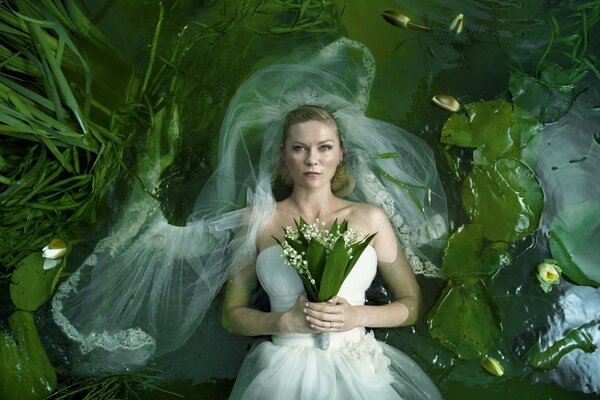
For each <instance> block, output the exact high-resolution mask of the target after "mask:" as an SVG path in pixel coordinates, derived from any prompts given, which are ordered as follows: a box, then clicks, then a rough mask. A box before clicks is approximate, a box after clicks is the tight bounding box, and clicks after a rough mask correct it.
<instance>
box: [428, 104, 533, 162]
mask: <svg viewBox="0 0 600 400" xmlns="http://www.w3.org/2000/svg"><path fill="white" fill-rule="evenodd" d="M463 109H464V111H465V112H466V115H463V114H458V113H457V114H453V115H452V116H451V117H450V118H449V119H448V121H446V123H445V124H444V127H443V128H442V134H441V138H440V141H441V142H442V143H446V144H451V145H455V146H460V147H468V148H474V149H476V150H475V151H474V152H473V162H474V163H475V165H489V164H492V163H493V162H494V161H496V160H497V159H499V158H514V159H517V160H518V159H519V158H520V157H521V150H522V149H523V148H524V147H525V146H527V144H528V143H529V142H530V141H531V140H532V138H533V136H534V135H535V134H536V133H537V132H538V131H539V130H540V129H541V128H542V126H541V125H540V123H539V122H538V121H537V118H535V117H533V116H532V115H531V114H529V113H528V112H527V111H525V110H523V109H521V108H520V107H517V106H515V105H514V104H511V103H508V102H506V101H504V100H491V101H481V102H477V103H470V104H465V105H464V106H463Z"/></svg>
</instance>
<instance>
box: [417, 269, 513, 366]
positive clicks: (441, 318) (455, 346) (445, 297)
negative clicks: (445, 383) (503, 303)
mask: <svg viewBox="0 0 600 400" xmlns="http://www.w3.org/2000/svg"><path fill="white" fill-rule="evenodd" d="M427 323H428V326H429V332H430V333H431V336H432V337H434V338H436V339H438V340H439V341H440V342H441V343H442V345H444V346H445V347H447V348H448V349H450V350H451V351H453V352H454V353H455V354H456V355H457V356H458V357H459V358H460V359H463V360H476V359H479V358H481V357H483V356H485V355H486V354H487V353H488V352H489V350H490V349H492V348H493V347H494V346H495V345H496V342H497V341H498V339H499V338H500V334H501V331H502V328H501V325H500V317H499V314H498V307H497V306H496V304H495V303H494V301H493V299H492V297H491V296H490V294H489V292H488V289H487V287H486V286H485V284H484V283H483V281H482V280H480V279H476V278H469V279H464V280H456V281H453V280H449V281H448V284H447V286H446V287H445V288H444V291H443V292H442V296H441V297H440V299H439V300H438V302H437V304H436V305H435V307H434V308H433V310H432V311H431V313H430V314H429V318H428V321H427Z"/></svg>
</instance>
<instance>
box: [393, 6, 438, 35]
mask: <svg viewBox="0 0 600 400" xmlns="http://www.w3.org/2000/svg"><path fill="white" fill-rule="evenodd" d="M381 16H382V17H383V19H385V20H386V21H387V22H389V23H390V24H392V25H394V26H399V27H401V28H413V29H420V30H423V31H431V28H430V27H428V26H423V25H419V24H415V23H414V22H411V21H410V18H408V17H407V16H406V15H404V14H402V13H400V12H398V11H396V10H385V11H383V12H382V13H381Z"/></svg>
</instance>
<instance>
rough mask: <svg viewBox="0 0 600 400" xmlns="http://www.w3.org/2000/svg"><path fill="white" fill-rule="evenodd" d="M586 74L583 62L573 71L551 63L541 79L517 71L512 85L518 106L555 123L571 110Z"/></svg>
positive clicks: (511, 88) (511, 79)
mask: <svg viewBox="0 0 600 400" xmlns="http://www.w3.org/2000/svg"><path fill="white" fill-rule="evenodd" d="M585 71H586V66H585V64H583V63H580V64H577V65H576V66H575V67H574V68H571V69H563V68H562V67H561V66H559V65H558V64H556V63H554V62H549V63H548V64H547V65H546V66H545V67H544V69H543V70H542V72H541V73H540V78H539V79H536V78H534V77H532V76H529V75H527V74H526V73H524V72H521V71H516V72H514V73H512V74H511V76H510V79H509V81H508V82H509V83H508V86H509V90H510V92H511V94H512V96H513V100H514V102H515V103H516V104H517V105H519V106H520V107H522V108H524V109H526V110H527V111H529V112H531V113H532V114H534V115H537V116H539V118H540V120H541V121H542V122H544V123H549V122H555V121H558V120H559V119H561V118H562V117H563V116H564V115H565V114H566V113H567V112H568V111H569V109H570V108H571V106H572V104H573V101H574V99H575V84H576V83H577V82H578V81H579V80H580V79H581V78H582V77H583V75H584V74H585Z"/></svg>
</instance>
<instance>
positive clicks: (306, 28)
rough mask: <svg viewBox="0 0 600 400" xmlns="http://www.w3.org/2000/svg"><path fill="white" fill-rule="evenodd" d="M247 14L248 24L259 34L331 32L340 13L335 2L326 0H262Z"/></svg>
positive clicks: (335, 27) (335, 26) (337, 21)
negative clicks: (248, 16) (262, 20)
mask: <svg viewBox="0 0 600 400" xmlns="http://www.w3.org/2000/svg"><path fill="white" fill-rule="evenodd" d="M249 15H250V18H249V26H250V28H251V29H252V30H253V32H255V33H257V34H259V35H269V34H287V33H293V32H319V33H326V32H332V31H334V30H336V29H337V24H338V23H339V18H340V17H341V13H338V12H337V4H335V2H334V1H329V0H263V1H260V2H258V4H257V5H256V6H255V7H254V9H253V10H252V11H250V12H249ZM282 17H287V18H282ZM260 19H264V20H265V22H264V23H263V22H261V21H259V20H260ZM285 22H288V23H285Z"/></svg>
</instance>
